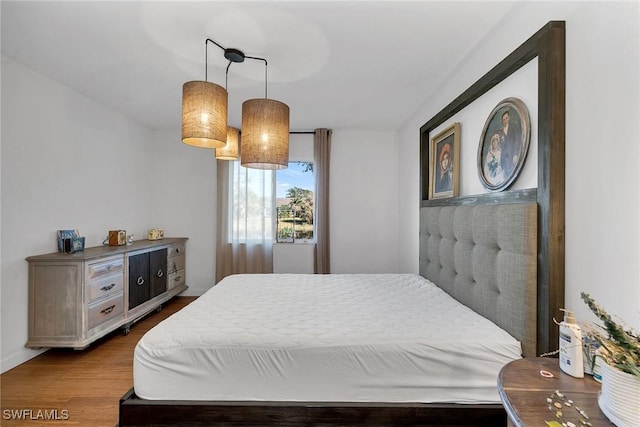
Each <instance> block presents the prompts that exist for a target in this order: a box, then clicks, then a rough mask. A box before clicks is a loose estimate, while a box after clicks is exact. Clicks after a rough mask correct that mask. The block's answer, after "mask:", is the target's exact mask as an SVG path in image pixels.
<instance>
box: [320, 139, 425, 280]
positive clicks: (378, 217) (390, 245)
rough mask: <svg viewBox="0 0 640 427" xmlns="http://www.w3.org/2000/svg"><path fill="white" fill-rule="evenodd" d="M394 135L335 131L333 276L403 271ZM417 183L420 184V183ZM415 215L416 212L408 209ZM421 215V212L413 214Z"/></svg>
mask: <svg viewBox="0 0 640 427" xmlns="http://www.w3.org/2000/svg"><path fill="white" fill-rule="evenodd" d="M397 145H398V143H397V141H396V135H395V132H392V131H366V130H362V131H359V130H341V129H334V131H333V136H332V140H331V178H330V179H331V184H330V204H331V206H330V208H329V209H330V239H331V254H330V257H331V272H332V273H380V272H388V273H394V272H399V271H401V264H400V258H399V257H400V250H399V247H398V241H399V239H398V233H399V230H400V229H401V228H402V227H404V226H405V225H406V224H402V223H400V221H399V219H400V217H399V212H400V211H399V209H398V205H399V192H404V191H405V190H404V188H401V187H402V186H401V183H400V182H399V181H398V177H399V173H398V171H399V168H400V163H399V161H398V154H397ZM416 180H417V179H416ZM408 208H409V209H413V206H409V207H408ZM415 209H416V210H417V208H415Z"/></svg>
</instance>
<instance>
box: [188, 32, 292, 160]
mask: <svg viewBox="0 0 640 427" xmlns="http://www.w3.org/2000/svg"><path fill="white" fill-rule="evenodd" d="M209 42H211V43H213V44H215V45H216V46H218V47H219V48H220V49H222V50H223V51H224V57H225V58H226V59H227V60H228V61H229V64H228V65H227V70H226V72H227V77H228V73H229V67H230V66H231V63H232V62H236V63H241V62H244V60H245V59H255V60H260V61H263V62H264V67H265V71H264V76H265V79H264V99H250V100H247V101H245V102H244V103H243V104H242V137H241V138H240V145H241V147H240V158H241V162H240V163H241V165H242V166H245V167H249V168H257V169H285V168H286V167H287V166H288V163H289V107H288V106H287V105H286V104H284V103H282V102H280V101H276V100H273V99H268V98H267V60H266V59H264V58H259V57H255V56H247V55H245V54H244V52H242V51H241V50H239V49H233V48H225V47H223V46H221V45H220V44H218V43H216V42H215V41H213V40H211V39H206V40H205V81H192V82H187V83H185V84H184V86H183V97H182V141H183V142H184V143H185V144H189V145H193V146H196V147H203V148H215V149H216V158H219V159H224V160H233V159H237V158H238V130H237V129H236V128H233V127H231V126H228V124H227V116H228V113H227V104H228V94H227V90H226V88H222V87H221V86H218V85H216V84H215V83H210V82H208V81H207V62H208V60H207V59H208V58H207V46H208V43H209ZM225 86H226V85H225Z"/></svg>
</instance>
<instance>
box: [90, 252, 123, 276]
mask: <svg viewBox="0 0 640 427" xmlns="http://www.w3.org/2000/svg"><path fill="white" fill-rule="evenodd" d="M117 271H124V256H120V257H117V258H112V259H109V260H107V261H102V262H96V263H94V264H89V266H88V267H87V279H89V280H93V279H96V278H98V277H100V276H105V275H107V274H112V273H115V272H117Z"/></svg>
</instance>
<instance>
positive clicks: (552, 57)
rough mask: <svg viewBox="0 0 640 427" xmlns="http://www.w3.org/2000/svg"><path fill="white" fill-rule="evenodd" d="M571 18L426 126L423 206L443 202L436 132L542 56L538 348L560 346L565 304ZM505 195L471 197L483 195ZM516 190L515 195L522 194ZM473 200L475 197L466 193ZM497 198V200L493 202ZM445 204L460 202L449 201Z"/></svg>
mask: <svg viewBox="0 0 640 427" xmlns="http://www.w3.org/2000/svg"><path fill="white" fill-rule="evenodd" d="M565 49H566V48H565V22H564V21H551V22H549V23H547V24H546V25H545V26H544V27H542V28H541V29H540V30H539V31H538V32H536V33H535V34H534V35H533V36H531V37H530V38H529V39H528V40H527V41H525V42H524V43H522V44H521V45H520V46H519V47H518V48H517V49H516V50H514V51H513V52H512V53H511V54H509V55H508V56H507V57H506V58H505V59H503V60H502V61H501V62H500V63H498V64H497V65H496V66H495V67H493V68H492V69H491V70H490V71H489V72H487V73H486V74H485V75H484V76H482V77H481V78H480V79H479V80H478V81H476V82H475V83H474V84H473V85H471V86H470V87H469V88H468V89H467V90H465V91H464V92H463V93H462V94H461V95H460V96H458V97H457V98H456V99H454V100H453V101H452V102H451V103H449V105H447V106H446V107H445V108H443V109H442V110H441V111H440V112H439V113H437V114H436V115H435V116H433V117H432V118H431V119H430V120H429V121H428V122H427V123H425V124H424V125H422V126H421V127H420V194H421V206H437V205H442V203H443V202H442V201H441V200H439V199H434V200H428V194H429V191H428V189H429V186H428V183H429V174H428V165H429V139H430V134H431V132H432V131H433V130H434V129H435V128H436V127H438V126H440V125H441V124H443V123H444V122H445V121H446V120H448V119H450V118H451V117H453V116H454V115H455V114H456V113H458V112H459V111H460V110H462V109H463V108H465V107H466V106H468V105H469V104H471V103H472V102H474V101H475V100H476V99H478V98H479V97H480V96H482V95H484V94H485V93H486V92H488V91H489V90H491V89H492V88H493V87H494V86H496V85H497V84H498V83H500V82H501V81H502V80H504V79H506V78H507V77H509V76H510V75H512V74H513V73H515V72H516V71H518V70H519V69H520V68H522V67H523V66H524V65H525V64H527V63H528V62H529V61H531V60H532V59H533V58H536V57H537V58H538V188H537V191H536V200H537V202H538V215H539V218H538V227H539V230H538V236H539V238H538V313H539V316H538V353H539V354H542V353H546V352H549V351H552V350H556V349H557V348H558V328H557V326H556V325H555V324H554V322H553V317H554V316H558V315H559V309H560V308H562V307H563V306H564V275H565V267H564V265H565V257H564V249H565V243H564V222H565V208H564V195H565V165H564V164H565V52H566V51H565ZM504 193H505V194H506V195H504V196H497V195H495V194H494V195H491V196H479V195H478V196H471V198H475V199H478V198H480V197H486V198H488V199H487V200H492V199H491V198H494V200H495V198H499V197H503V198H505V200H506V199H508V198H509V197H512V196H509V195H508V194H510V193H514V192H513V191H507V192H504ZM520 196H521V194H520V195H513V197H520ZM461 199H462V200H461V203H469V196H467V197H464V198H461ZM489 202H490V203H494V202H495V201H489ZM444 203H455V202H454V201H453V200H449V201H448V202H444Z"/></svg>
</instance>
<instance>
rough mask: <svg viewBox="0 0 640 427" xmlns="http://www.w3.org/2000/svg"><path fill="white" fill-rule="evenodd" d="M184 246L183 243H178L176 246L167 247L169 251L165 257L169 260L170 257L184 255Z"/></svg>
mask: <svg viewBox="0 0 640 427" xmlns="http://www.w3.org/2000/svg"><path fill="white" fill-rule="evenodd" d="M184 246H185V244H184V243H178V244H175V245H171V246H169V251H168V253H167V256H168V257H169V258H171V257H175V256H178V255H184V253H185V247H184Z"/></svg>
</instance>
